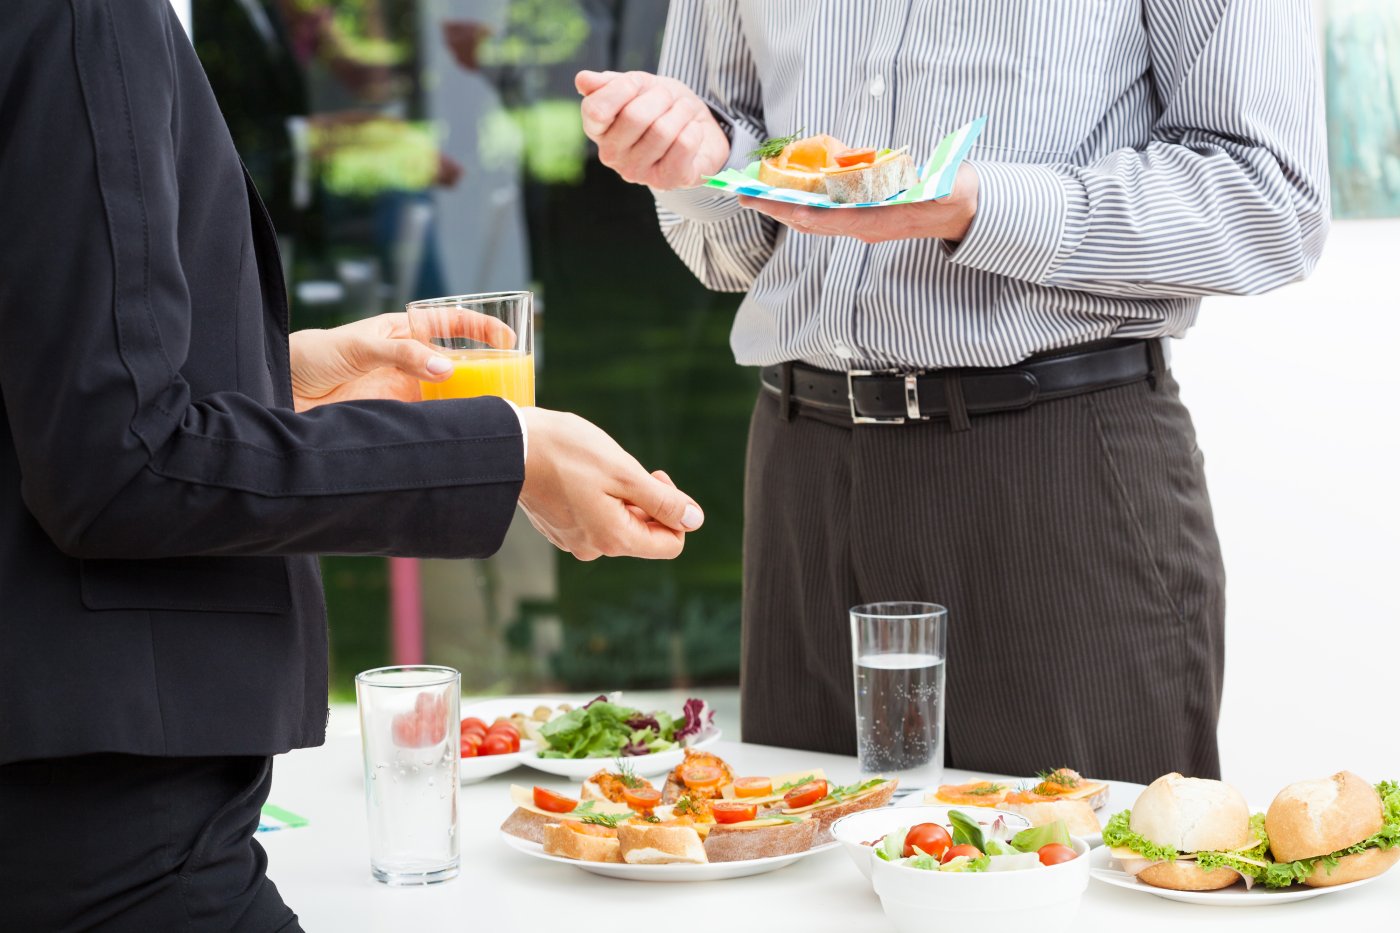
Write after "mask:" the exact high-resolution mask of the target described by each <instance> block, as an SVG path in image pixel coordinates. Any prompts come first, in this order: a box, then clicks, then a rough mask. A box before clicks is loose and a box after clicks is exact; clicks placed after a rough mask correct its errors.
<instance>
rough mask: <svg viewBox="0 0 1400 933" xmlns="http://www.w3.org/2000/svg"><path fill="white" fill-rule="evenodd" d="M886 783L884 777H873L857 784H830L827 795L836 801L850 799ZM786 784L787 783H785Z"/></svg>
mask: <svg viewBox="0 0 1400 933" xmlns="http://www.w3.org/2000/svg"><path fill="white" fill-rule="evenodd" d="M883 783H885V779H884V778H871V779H870V780H868V781H857V782H856V783H855V784H846V785H844V786H843V785H839V784H828V785H827V788H826V795H827V796H828V797H830V798H831V799H832V800H835V801H838V802H839V801H842V800H849V799H850V798H852V797H859V796H860V795H861V794H863V793H865V792H866V791H868V790H870V789H871V788H872V787H879V786H880V785H881V784H883ZM784 786H786V785H784Z"/></svg>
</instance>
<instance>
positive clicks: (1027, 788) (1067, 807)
mask: <svg viewBox="0 0 1400 933" xmlns="http://www.w3.org/2000/svg"><path fill="white" fill-rule="evenodd" d="M1143 789H1144V788H1143V786H1142V785H1141V784H1130V783H1127V782H1124V781H1096V780H1091V779H1089V778H1085V777H1083V776H1082V775H1080V774H1079V772H1078V771H1075V770H1074V769H1072V768H1056V769H1055V770H1053V771H1042V772H1041V773H1040V774H1038V775H1037V776H1035V777H1033V778H1026V779H1015V780H1008V779H1007V778H980V779H978V780H974V781H969V782H967V783H963V784H944V785H941V786H940V787H938V788H935V789H933V790H930V791H928V792H926V793H925V794H924V795H923V799H922V800H920V799H919V797H918V795H916V794H910V795H909V796H908V797H906V798H905V799H904V800H903V801H901V802H900V803H898V804H896V806H919V805H920V804H921V803H922V804H923V805H925V806H957V807H964V808H967V807H984V808H989V809H994V810H1000V811H1002V812H1008V813H1015V814H1016V815H1018V816H1022V817H1024V818H1025V819H1026V820H1028V821H1029V823H1030V825H1031V826H1035V827H1039V826H1048V825H1050V824H1051V823H1055V822H1057V821H1058V822H1063V823H1064V824H1065V826H1066V827H1067V828H1068V829H1069V832H1070V834H1071V835H1073V836H1077V837H1079V838H1080V839H1083V840H1084V841H1085V842H1087V843H1088V844H1089V845H1090V846H1091V847H1092V846H1099V845H1102V844H1103V821H1104V819H1106V818H1107V815H1108V814H1110V813H1113V812H1116V811H1117V810H1120V809H1123V808H1124V807H1129V806H1132V802H1133V800H1135V799H1137V795H1138V794H1139V793H1141V792H1142V791H1143Z"/></svg>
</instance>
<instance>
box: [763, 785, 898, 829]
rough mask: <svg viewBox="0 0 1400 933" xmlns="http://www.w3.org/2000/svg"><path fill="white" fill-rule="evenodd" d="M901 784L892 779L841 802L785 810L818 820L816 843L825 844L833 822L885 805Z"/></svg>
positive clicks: (785, 811)
mask: <svg viewBox="0 0 1400 933" xmlns="http://www.w3.org/2000/svg"><path fill="white" fill-rule="evenodd" d="M898 786H899V781H898V780H897V779H893V778H892V779H890V780H889V781H886V782H885V783H884V784H881V785H880V786H879V787H872V788H871V789H870V790H868V791H866V792H865V793H863V794H861V795H860V796H859V797H852V798H850V799H849V800H843V801H841V802H840V803H828V804H821V803H818V804H813V805H812V806H811V807H803V808H802V809H800V810H784V811H783V812H784V813H804V814H806V815H807V816H809V817H811V818H812V819H814V820H816V821H817V824H818V829H817V838H816V841H815V842H814V843H813V844H814V845H823V844H824V843H828V842H830V841H831V840H832V838H833V837H832V835H831V824H832V823H835V822H836V821H837V820H839V819H841V817H843V816H845V815H846V814H848V813H858V812H859V811H861V810H874V809H877V808H879V807H883V806H884V805H885V804H887V803H889V802H890V800H891V799H892V798H893V797H894V791H895V788H897V787H898Z"/></svg>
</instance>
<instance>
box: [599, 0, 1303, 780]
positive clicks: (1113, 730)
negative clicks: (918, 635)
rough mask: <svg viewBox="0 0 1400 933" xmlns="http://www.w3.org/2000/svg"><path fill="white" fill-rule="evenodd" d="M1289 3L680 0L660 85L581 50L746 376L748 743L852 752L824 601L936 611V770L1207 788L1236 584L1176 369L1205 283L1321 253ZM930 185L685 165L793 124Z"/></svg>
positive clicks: (1297, 273)
mask: <svg viewBox="0 0 1400 933" xmlns="http://www.w3.org/2000/svg"><path fill="white" fill-rule="evenodd" d="M1314 43H1315V36H1314V32H1313V27H1312V24H1311V9H1310V4H1309V3H1307V2H1306V0H1097V2H1091V0H982V2H972V0H910V2H894V0H890V2H874V0H871V2H837V0H825V2H821V0H708V2H706V0H673V2H672V4H671V13H670V20H669V22H668V25H667V31H666V38H665V42H664V47H663V52H662V59H661V66H660V69H659V70H660V72H661V74H660V75H659V76H658V75H650V74H645V73H639V72H630V73H627V74H615V73H610V72H603V73H596V72H583V73H581V74H580V75H579V78H578V86H579V90H580V92H581V93H583V94H584V101H583V121H584V128H585V131H586V132H587V133H588V134H589V135H590V136H591V137H592V138H593V139H594V140H595V141H596V142H597V143H598V147H599V154H600V157H601V159H602V160H603V162H604V163H606V164H608V165H609V166H612V167H613V168H615V169H616V170H617V171H618V172H619V173H620V174H621V175H622V176H623V177H624V178H626V179H628V180H629V181H634V182H638V183H642V184H646V185H649V186H650V187H651V188H652V189H653V191H654V192H655V195H656V201H657V205H658V212H659V215H660V219H661V227H662V231H663V232H664V234H665V236H666V238H667V239H668V241H669V242H670V243H671V245H672V246H673V247H674V249H675V250H676V252H677V253H678V254H679V255H680V257H681V258H682V259H683V260H684V261H685V263H686V264H687V265H688V266H689V267H690V268H691V269H692V270H693V271H694V273H695V274H696V275H697V276H698V277H699V278H700V279H701V280H702V281H703V282H705V283H706V284H707V285H708V286H710V287H711V288H715V289H720V290H726V291H744V292H747V295H746V297H745V299H744V301H743V304H742V305H741V306H740V309H739V312H738V315H737V317H736V319H735V323H734V330H733V335H732V345H733V348H734V353H735V357H736V359H737V360H738V362H739V363H740V364H743V365H750V366H757V367H762V369H761V381H762V384H763V390H762V391H760V393H759V399H758V404H757V407H756V409H755V413H754V418H753V424H752V428H751V436H750V449H749V463H748V479H747V484H746V486H747V488H746V509H747V514H746V523H745V525H746V528H745V581H744V582H745V596H744V659H743V663H744V668H743V731H744V738H745V739H746V740H749V741H757V742H764V743H769V744H776V745H788V746H798V747H807V748H814V749H822V750H827V751H834V752H843V753H850V752H852V751H854V746H855V740H854V729H855V724H854V714H853V696H852V673H851V671H852V666H851V658H850V640H849V631H848V627H847V623H846V621H845V616H844V610H845V609H846V607H848V606H851V605H855V604H857V603H863V602H870V601H876V600H901V599H925V600H931V601H935V602H940V603H944V604H945V605H947V606H948V607H949V610H950V617H951V631H950V645H949V659H950V662H951V663H949V664H948V668H947V670H948V684H949V694H948V720H947V724H946V732H945V737H946V751H947V761H948V763H949V764H950V765H953V766H956V767H961V768H969V769H977V770H988V771H997V772H1003V773H1013V774H1015V773H1027V772H1029V771H1031V770H1032V769H1034V768H1042V767H1053V766H1056V765H1060V764H1064V763H1069V764H1072V765H1074V766H1075V767H1077V768H1079V770H1081V771H1083V772H1085V773H1093V774H1095V775H1098V776H1104V777H1115V778H1121V779H1132V780H1141V781H1147V780H1151V779H1152V778H1154V777H1156V776H1157V775H1159V774H1161V773H1163V772H1165V771H1170V770H1181V771H1184V772H1187V773H1191V774H1196V775H1200V776H1206V777H1211V776H1217V775H1218V773H1219V755H1218V751H1217V747H1216V737H1215V729H1216V720H1217V716H1218V709H1219V700H1220V692H1221V678H1222V673H1223V648H1224V571H1223V567H1222V564H1221V559H1220V552H1219V545H1218V543H1217V540H1216V536H1215V531H1214V526H1213V521H1212V517H1211V511H1210V504H1209V499H1208V496H1207V493H1206V487H1205V478H1204V473H1203V463H1202V459H1201V454H1200V451H1199V450H1198V449H1197V447H1196V444H1195V437H1194V433H1193V429H1192V426H1191V421H1190V417H1189V415H1188V414H1187V412H1186V410H1185V409H1184V408H1183V407H1182V405H1181V403H1180V401H1179V399H1178V395H1177V386H1176V383H1175V381H1174V380H1173V378H1172V376H1171V374H1170V371H1169V370H1168V368H1167V362H1166V353H1165V338H1168V337H1178V338H1179V337H1182V336H1184V335H1185V333H1186V331H1187V329H1188V328H1189V327H1190V326H1191V324H1192V323H1193V322H1194V320H1195V316H1196V312H1197V309H1198V308H1199V306H1200V299H1201V297H1202V296H1204V295H1210V294H1241V293H1255V292H1262V291H1266V290H1268V289H1271V288H1276V287H1278V286H1281V285H1285V284H1287V283H1289V282H1293V281H1297V280H1298V279H1300V278H1302V277H1304V276H1306V275H1307V274H1308V273H1309V272H1310V271H1311V269H1312V267H1313V265H1314V264H1315V262H1316V261H1317V258H1318V255H1319V253H1320V251H1321V249H1322V244H1323V241H1324V239H1325V237H1326V232H1327V224H1328V195H1327V179H1326V157H1325V151H1324V143H1323V139H1324V135H1323V131H1322V126H1321V107H1320V99H1319V86H1318V85H1319V82H1318V75H1317V65H1316V53H1315V48H1314ZM980 115H986V116H987V118H988V119H987V126H986V130H985V132H984V134H983V136H982V137H981V139H980V140H979V141H978V145H977V146H976V148H974V149H973V151H972V153H971V158H970V160H969V163H968V164H967V165H966V166H964V168H963V169H962V170H961V172H960V173H959V176H958V181H957V185H956V187H955V190H954V192H953V194H952V196H951V197H949V198H947V199H945V200H943V201H939V202H927V203H922V204H911V205H897V206H888V207H881V208H878V209H861V210H841V211H833V210H822V209H818V208H810V207H802V206H797V205H787V204H778V203H774V202H769V201H758V200H753V199H744V200H743V202H742V203H740V202H738V201H735V200H733V199H731V198H728V197H726V196H724V195H720V194H717V193H714V192H713V191H712V190H709V189H706V188H704V187H701V183H702V179H703V177H704V176H706V175H710V174H713V173H714V172H716V171H719V170H720V169H722V168H724V167H725V166H734V167H742V166H743V165H745V164H746V163H747V162H748V161H749V159H750V156H749V152H750V150H752V149H753V148H754V147H755V146H756V145H757V144H758V143H759V142H760V141H761V140H763V139H765V138H767V137H773V136H784V135H787V134H790V133H794V132H798V131H800V130H802V129H803V128H805V130H806V132H808V133H816V132H825V133H830V134H832V135H834V136H836V137H837V138H838V139H841V140H843V141H845V142H846V143H848V144H851V145H856V146H876V147H880V146H890V147H898V146H901V145H905V144H908V145H910V146H911V148H912V151H913V153H914V155H915V156H916V158H923V157H926V156H927V155H928V153H929V151H930V150H931V147H932V146H933V144H934V143H936V141H937V140H938V139H939V138H940V137H941V136H942V135H944V134H945V133H947V132H949V131H951V130H952V129H954V128H955V127H957V126H959V125H961V124H963V123H965V122H967V121H968V120H970V119H973V118H975V117H977V116H980Z"/></svg>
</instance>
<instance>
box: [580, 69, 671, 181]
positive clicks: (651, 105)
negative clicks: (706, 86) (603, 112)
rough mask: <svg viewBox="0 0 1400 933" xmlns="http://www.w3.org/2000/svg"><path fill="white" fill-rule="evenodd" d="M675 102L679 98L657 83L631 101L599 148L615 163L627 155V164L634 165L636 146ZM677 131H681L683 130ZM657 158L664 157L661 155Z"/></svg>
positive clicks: (602, 138) (601, 140)
mask: <svg viewBox="0 0 1400 933" xmlns="http://www.w3.org/2000/svg"><path fill="white" fill-rule="evenodd" d="M675 102H676V97H675V95H674V94H673V93H672V92H671V89H670V88H669V87H667V86H666V85H664V84H661V83H659V82H657V83H653V84H652V85H651V87H649V88H647V89H646V90H644V91H643V92H642V93H640V94H638V95H637V96H636V97H635V98H633V99H632V100H630V101H628V102H627V105H626V106H624V107H623V108H622V110H621V111H620V112H619V113H618V115H617V118H616V119H615V120H613V122H612V125H611V126H609V127H608V131H607V132H606V133H604V134H603V136H602V137H601V138H600V139H599V140H598V145H599V146H600V147H601V148H602V149H603V150H604V151H605V152H606V153H607V154H609V155H610V156H611V157H612V158H613V159H615V160H616V159H620V158H622V157H624V156H625V157H626V160H627V162H629V163H631V162H633V161H634V160H633V153H632V149H633V147H634V146H636V145H637V143H638V142H639V141H640V140H641V138H642V136H643V135H644V134H645V133H646V131H647V130H649V129H651V126H652V124H653V123H655V122H656V121H657V120H659V119H660V118H661V116H662V115H663V114H665V113H666V112H667V111H668V110H670V109H671V107H672V105H673V104H675ZM677 132H680V130H679V128H677ZM657 157H658V158H659V157H660V153H658V154H657Z"/></svg>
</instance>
